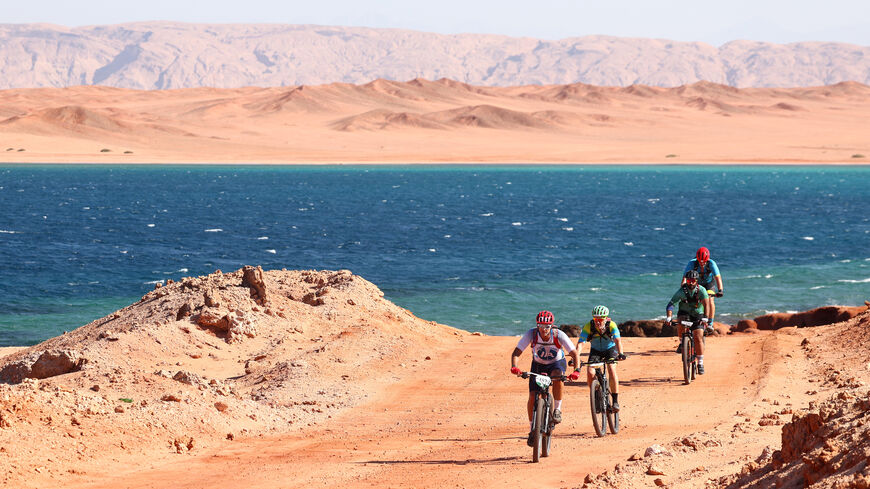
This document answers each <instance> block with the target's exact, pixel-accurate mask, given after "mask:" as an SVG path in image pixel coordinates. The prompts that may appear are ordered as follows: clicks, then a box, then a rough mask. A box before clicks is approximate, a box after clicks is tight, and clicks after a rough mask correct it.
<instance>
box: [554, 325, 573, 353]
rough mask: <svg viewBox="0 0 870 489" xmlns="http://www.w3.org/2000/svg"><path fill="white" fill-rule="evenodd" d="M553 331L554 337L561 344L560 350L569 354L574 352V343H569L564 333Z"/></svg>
mask: <svg viewBox="0 0 870 489" xmlns="http://www.w3.org/2000/svg"><path fill="white" fill-rule="evenodd" d="M553 331H555V332H556V336H558V337H559V343H561V344H562V349H563V350H565V353H571V352H572V351H574V350H575V348H574V342H573V341H571V338H570V337H568V335H567V334H566V333H565V332H564V331H562V330H561V329H555V328H554V329H553Z"/></svg>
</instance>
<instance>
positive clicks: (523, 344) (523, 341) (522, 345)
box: [517, 329, 535, 351]
mask: <svg viewBox="0 0 870 489" xmlns="http://www.w3.org/2000/svg"><path fill="white" fill-rule="evenodd" d="M533 333H535V330H534V329H530V330H528V331H526V334H524V335H522V336H521V337H520V341H518V342H517V349H518V350H520V351H523V350H525V349H526V348H528V347H529V345H530V344H531V343H532V338H533V336H532V334H533Z"/></svg>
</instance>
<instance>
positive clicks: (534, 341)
mask: <svg viewBox="0 0 870 489" xmlns="http://www.w3.org/2000/svg"><path fill="white" fill-rule="evenodd" d="M537 329H538V328H535V336H534V338H532V348H535V345H537V344H538V338H539V337H540V336H541V333H539V332H538V331H537ZM560 331H561V330H560ZM550 334H551V335H552V336H553V344H554V345H556V348H558V349H560V350H561V349H562V343H561V342H560V341H559V335H557V334H556V328H553V329H551V330H550Z"/></svg>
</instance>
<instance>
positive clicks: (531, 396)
mask: <svg viewBox="0 0 870 489" xmlns="http://www.w3.org/2000/svg"><path fill="white" fill-rule="evenodd" d="M527 407H528V411H529V423H531V422H532V415H533V414H534V412H535V393H534V392H529V402H528V406H527Z"/></svg>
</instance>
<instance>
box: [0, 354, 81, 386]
mask: <svg viewBox="0 0 870 489" xmlns="http://www.w3.org/2000/svg"><path fill="white" fill-rule="evenodd" d="M87 362H88V360H87V359H86V358H83V357H81V356H79V353H78V352H75V351H71V350H48V351H42V352H34V353H31V354H30V355H28V356H27V357H25V358H24V359H22V360H19V361H17V362H14V363H10V364H7V365H6V366H4V367H3V369H2V370H0V382H3V383H7V384H18V383H20V382H21V381H23V380H24V379H47V378H49V377H54V376H56V375H63V374H67V373H70V372H76V371H79V370H81V368H82V366H83V365H84V364H86V363H87Z"/></svg>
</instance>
